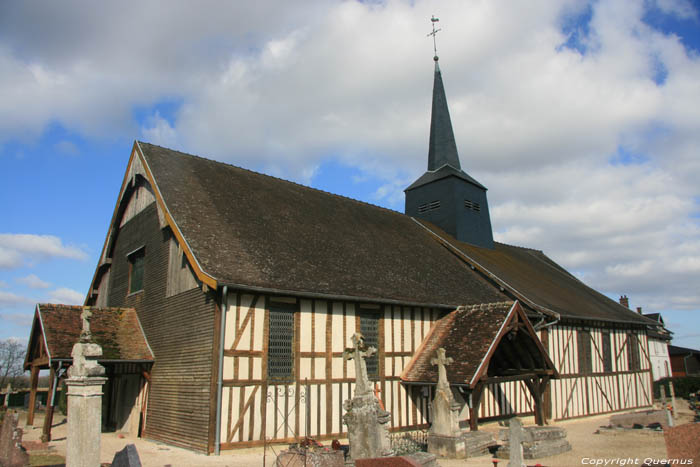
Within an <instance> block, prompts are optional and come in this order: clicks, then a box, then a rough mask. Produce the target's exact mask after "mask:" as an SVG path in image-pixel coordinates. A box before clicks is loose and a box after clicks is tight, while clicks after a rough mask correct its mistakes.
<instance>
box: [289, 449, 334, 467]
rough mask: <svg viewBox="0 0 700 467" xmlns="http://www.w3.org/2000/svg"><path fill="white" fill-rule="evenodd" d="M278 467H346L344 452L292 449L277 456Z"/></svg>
mask: <svg viewBox="0 0 700 467" xmlns="http://www.w3.org/2000/svg"><path fill="white" fill-rule="evenodd" d="M275 465H276V466H277V467H344V465H345V455H344V454H343V451H326V450H324V449H319V450H311V449H299V448H294V447H293V448H290V449H289V450H287V451H282V452H280V454H279V455H278V456H277V463H276V464H275Z"/></svg>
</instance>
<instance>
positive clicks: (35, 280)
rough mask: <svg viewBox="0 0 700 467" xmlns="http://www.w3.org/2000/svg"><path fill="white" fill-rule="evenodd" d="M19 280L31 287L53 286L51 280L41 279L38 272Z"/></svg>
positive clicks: (46, 287)
mask: <svg viewBox="0 0 700 467" xmlns="http://www.w3.org/2000/svg"><path fill="white" fill-rule="evenodd" d="M17 282H19V283H20V284H24V285H26V286H27V287H31V288H32V289H48V288H49V287H51V284H50V283H49V282H46V281H43V280H41V279H39V277H38V276H37V275H36V274H29V275H28V276H26V277H20V278H19V279H17Z"/></svg>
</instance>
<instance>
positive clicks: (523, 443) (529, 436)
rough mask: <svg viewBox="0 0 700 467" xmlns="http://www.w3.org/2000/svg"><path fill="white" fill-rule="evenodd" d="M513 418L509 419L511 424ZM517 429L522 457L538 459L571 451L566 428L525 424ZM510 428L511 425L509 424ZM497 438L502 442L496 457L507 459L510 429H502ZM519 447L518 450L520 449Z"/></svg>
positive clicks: (508, 455) (509, 448)
mask: <svg viewBox="0 0 700 467" xmlns="http://www.w3.org/2000/svg"><path fill="white" fill-rule="evenodd" d="M513 420H514V419H511V424H512V421H513ZM520 426H521V428H520V430H518V431H519V433H520V442H519V443H518V444H519V446H520V449H522V453H523V455H522V458H523V459H539V458H541V457H549V456H554V455H556V454H561V453H563V452H567V451H571V444H569V441H567V439H566V430H565V429H563V428H561V427H556V426H527V427H522V424H521V425H520ZM511 429H512V425H511ZM499 438H500V440H501V442H502V443H503V444H502V445H501V447H499V448H498V451H497V452H496V457H498V458H501V459H508V458H509V457H510V455H511V446H513V444H512V442H511V431H510V429H502V430H501V431H500V432H499ZM520 449H519V450H518V451H520Z"/></svg>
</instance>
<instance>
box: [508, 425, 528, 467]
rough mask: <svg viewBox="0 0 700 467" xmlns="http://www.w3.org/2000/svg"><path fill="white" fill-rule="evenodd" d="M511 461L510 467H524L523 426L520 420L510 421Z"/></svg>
mask: <svg viewBox="0 0 700 467" xmlns="http://www.w3.org/2000/svg"><path fill="white" fill-rule="evenodd" d="M509 429H510V433H508V435H509V442H510V459H509V462H508V467H523V466H524V465H525V463H524V462H523V424H522V422H521V421H520V419H519V418H517V417H516V418H511V419H510V426H509Z"/></svg>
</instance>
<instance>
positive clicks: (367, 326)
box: [358, 310, 379, 381]
mask: <svg viewBox="0 0 700 467" xmlns="http://www.w3.org/2000/svg"><path fill="white" fill-rule="evenodd" d="M358 315H359V317H360V332H361V333H362V336H363V337H364V338H365V345H366V346H367V347H374V348H375V349H377V351H379V316H378V311H368V310H360V311H359V313H358ZM365 364H366V365H367V376H368V377H369V379H370V380H373V381H374V380H377V379H379V358H378V356H377V353H375V354H374V355H372V356H371V357H369V358H367V359H366V360H365Z"/></svg>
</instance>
